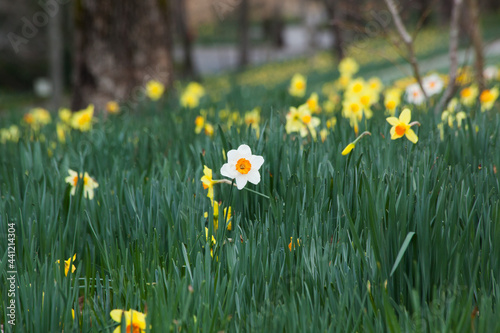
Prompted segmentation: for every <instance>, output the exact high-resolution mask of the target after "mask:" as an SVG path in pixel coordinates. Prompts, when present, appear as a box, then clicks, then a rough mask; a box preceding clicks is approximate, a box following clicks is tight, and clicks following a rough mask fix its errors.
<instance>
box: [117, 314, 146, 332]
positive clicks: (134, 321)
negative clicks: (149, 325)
mask: <svg viewBox="0 0 500 333" xmlns="http://www.w3.org/2000/svg"><path fill="white" fill-rule="evenodd" d="M109 315H110V316H111V319H113V320H114V321H116V322H117V323H120V324H121V322H122V317H125V325H126V332H127V333H143V332H146V315H145V314H144V313H142V312H139V311H135V310H128V311H125V310H112V311H111V312H110V314H109ZM121 331H122V330H121V325H118V326H117V327H116V328H115V330H114V331H113V333H120V332H121Z"/></svg>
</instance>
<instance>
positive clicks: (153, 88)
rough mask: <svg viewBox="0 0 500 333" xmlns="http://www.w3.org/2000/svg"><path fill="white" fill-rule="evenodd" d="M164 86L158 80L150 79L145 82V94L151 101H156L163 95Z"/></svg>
mask: <svg viewBox="0 0 500 333" xmlns="http://www.w3.org/2000/svg"><path fill="white" fill-rule="evenodd" d="M164 91H165V86H164V85H163V84H162V83H161V82H158V81H155V80H151V81H149V82H148V83H147V84H146V95H147V96H148V97H149V98H150V99H151V100H153V101H157V100H159V99H160V97H161V96H162V95H163V92H164Z"/></svg>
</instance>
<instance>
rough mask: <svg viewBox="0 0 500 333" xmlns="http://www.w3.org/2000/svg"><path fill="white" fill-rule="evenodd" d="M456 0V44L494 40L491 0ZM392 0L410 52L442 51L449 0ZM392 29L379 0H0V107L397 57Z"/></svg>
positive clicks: (71, 102)
mask: <svg viewBox="0 0 500 333" xmlns="http://www.w3.org/2000/svg"><path fill="white" fill-rule="evenodd" d="M464 2H465V4H464V6H463V7H462V13H461V14H462V15H461V18H460V46H461V47H462V48H464V49H466V48H467V47H470V46H472V45H473V38H472V36H473V35H474V31H475V29H479V31H480V35H481V36H482V40H481V42H482V43H483V48H487V47H488V46H489V45H490V44H493V46H496V48H498V45H495V44H494V42H495V40H496V38H497V37H498V32H499V31H500V23H499V22H500V14H499V9H500V2H498V1H496V0H467V1H464ZM397 6H398V9H399V10H400V12H401V17H402V20H403V22H404V23H405V24H406V25H407V26H408V27H409V30H410V31H411V33H412V34H414V35H415V36H418V38H417V40H416V42H415V43H416V44H415V49H416V53H417V56H418V57H419V60H422V58H425V57H426V56H428V55H431V54H430V53H434V54H436V53H439V52H440V51H441V52H442V53H446V51H447V49H448V40H449V32H448V27H449V21H450V16H451V11H452V7H453V1H452V0H439V1H429V0H401V1H399V2H398V3H397ZM474 6H476V7H477V12H478V13H479V17H478V18H474V15H473V13H474V10H473V8H472V7H474ZM394 31H395V29H394V22H393V20H392V18H391V16H390V13H389V11H388V10H387V7H386V4H385V3H384V2H383V1H381V0H378V1H377V0H354V1H334V0H287V1H278V0H162V1H156V0H147V1H138V0H137V1H124V2H120V3H119V4H117V3H115V2H114V1H111V0H105V1H98V0H79V1H69V0H40V1H29V0H18V1H2V2H1V3H0V109H2V110H6V109H12V107H13V106H22V107H26V108H29V107H33V106H42V107H46V108H50V109H52V110H57V108H59V107H61V106H64V107H71V108H72V109H74V110H76V109H80V108H83V107H85V106H86V105H88V104H89V103H95V104H96V105H97V106H98V107H100V108H102V107H103V105H104V103H106V101H109V100H118V101H124V100H129V99H133V98H134V88H137V86H140V85H143V84H144V82H146V81H147V80H150V79H156V80H158V81H160V82H163V83H165V84H167V85H170V86H172V84H173V83H174V82H176V81H177V80H183V79H190V80H192V79H195V80H203V78H206V77H213V76H217V75H220V73H227V72H231V71H234V70H241V69H243V68H245V67H248V66H255V65H261V64H264V63H273V62H283V61H286V60H290V59H304V58H305V59H317V58H314V56H317V55H318V54H320V55H323V58H321V59H323V60H324V61H328V62H329V65H331V66H332V67H334V66H335V65H336V64H337V63H338V60H339V59H341V58H342V57H344V56H345V55H346V54H347V55H350V56H354V57H355V58H356V60H357V61H358V62H360V63H361V64H363V59H370V60H371V61H372V62H373V61H374V59H379V60H380V61H384V60H385V61H391V62H396V63H397V62H398V61H399V60H401V58H404V56H402V53H404V51H401V50H400V51H398V49H397V41H395V40H397V38H396V36H397V35H395V33H394ZM395 46H396V47H395ZM492 52H493V53H492V56H494V55H497V54H496V53H495V51H492ZM470 53H471V54H472V52H470ZM437 65H439V64H437ZM311 66H312V65H311ZM424 67H425V65H424ZM438 67H439V66H438ZM403 74H409V73H403ZM397 75H399V76H401V71H400V72H399V73H397ZM136 90H137V89H136Z"/></svg>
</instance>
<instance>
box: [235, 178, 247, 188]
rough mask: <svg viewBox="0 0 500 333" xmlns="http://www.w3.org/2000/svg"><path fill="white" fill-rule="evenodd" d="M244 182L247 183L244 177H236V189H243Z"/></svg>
mask: <svg viewBox="0 0 500 333" xmlns="http://www.w3.org/2000/svg"><path fill="white" fill-rule="evenodd" d="M246 184H247V179H246V177H236V187H238V190H241V189H243V187H245V185H246Z"/></svg>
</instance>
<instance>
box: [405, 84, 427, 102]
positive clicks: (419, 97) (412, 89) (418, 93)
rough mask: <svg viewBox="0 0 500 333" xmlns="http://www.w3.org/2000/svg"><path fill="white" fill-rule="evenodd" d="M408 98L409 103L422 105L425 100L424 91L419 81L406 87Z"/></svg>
mask: <svg viewBox="0 0 500 333" xmlns="http://www.w3.org/2000/svg"><path fill="white" fill-rule="evenodd" d="M406 100H407V101H408V103H412V104H415V105H420V104H422V103H423V102H424V101H425V96H424V93H423V92H422V89H420V86H419V85H418V83H414V84H410V85H409V86H408V87H406Z"/></svg>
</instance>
